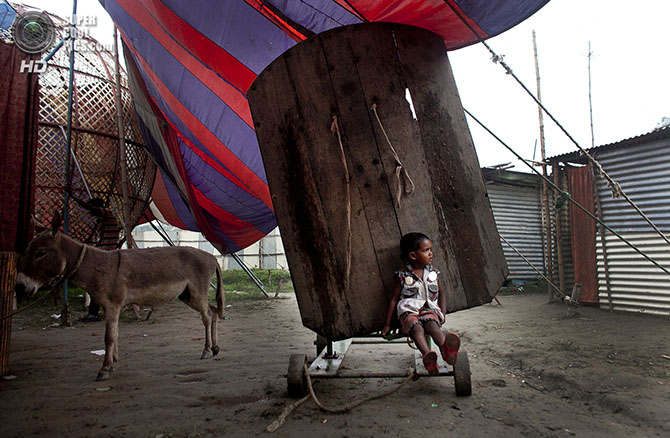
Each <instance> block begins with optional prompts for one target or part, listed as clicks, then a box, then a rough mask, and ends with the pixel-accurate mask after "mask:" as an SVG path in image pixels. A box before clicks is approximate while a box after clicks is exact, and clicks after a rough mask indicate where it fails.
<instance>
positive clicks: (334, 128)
mask: <svg viewBox="0 0 670 438" xmlns="http://www.w3.org/2000/svg"><path fill="white" fill-rule="evenodd" d="M330 132H332V133H335V134H337V142H338V143H339V145H340V157H341V158H342V166H343V167H344V178H345V182H346V187H347V209H346V211H347V261H346V277H345V280H344V289H348V288H349V279H350V274H351V176H350V174H349V166H348V165H347V157H346V155H345V154H344V146H343V145H342V136H341V135H340V126H339V125H338V124H337V116H333V123H331V125H330Z"/></svg>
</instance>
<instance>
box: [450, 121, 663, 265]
mask: <svg viewBox="0 0 670 438" xmlns="http://www.w3.org/2000/svg"><path fill="white" fill-rule="evenodd" d="M463 111H465V113H466V114H467V115H468V116H470V117H471V118H472V119H473V120H474V121H475V122H477V124H479V126H481V127H482V128H484V130H485V131H486V132H488V133H489V134H491V136H492V137H493V138H495V139H496V140H497V141H498V142H499V143H500V144H502V145H503V146H505V148H507V150H509V151H510V152H511V153H512V154H514V156H515V157H517V158H518V159H519V160H521V161H522V162H523V163H524V164H525V165H526V166H528V167H529V168H530V170H532V171H533V172H534V173H536V174H537V175H538V176H539V177H540V178H542V179H543V180H544V181H546V182H547V184H549V186H550V187H551V188H552V189H553V190H554V191H555V192H557V193H559V194H560V197H561V198H562V199H565V200H567V201H569V202H571V203H572V204H573V205H574V206H575V207H577V208H579V209H580V210H582V211H583V212H584V213H586V214H587V215H588V216H589V217H590V218H592V219H593V220H594V221H596V222H597V223H599V224H600V225H602V226H603V227H605V228H606V229H607V230H608V231H610V232H611V233H612V234H613V235H615V236H616V237H618V238H619V239H620V240H621V241H622V242H624V243H625V244H626V245H628V246H629V247H631V248H632V249H633V250H634V251H635V252H637V253H638V254H640V255H641V256H642V257H644V258H645V259H647V260H648V261H650V262H651V263H653V264H654V265H655V266H656V267H658V268H659V269H661V270H662V271H663V272H665V273H666V274H668V275H670V271H669V270H668V269H667V268H666V267H664V266H662V265H661V264H660V263H658V262H657V261H656V260H654V259H652V258H651V257H649V256H648V255H647V254H645V253H644V252H643V251H642V250H640V249H639V248H638V247H637V246H635V245H634V244H633V243H631V242H629V241H628V240H627V239H626V238H625V237H623V236H622V235H621V234H619V233H617V232H616V231H615V230H614V229H612V227H610V226H609V225H607V224H606V223H605V222H603V221H602V220H600V219H599V218H598V217H596V216H595V215H594V214H593V213H591V212H590V211H588V210H587V209H586V208H585V207H584V206H582V205H581V204H580V203H579V202H577V201H575V200H574V199H573V198H572V196H571V195H570V193H568V192H566V191H564V190H562V189H561V188H560V187H558V186H557V185H556V184H554V182H553V181H551V180H550V179H549V178H547V177H546V176H544V175H542V174H541V173H540V172H538V171H537V170H536V169H535V168H534V167H533V165H532V164H531V163H530V162H528V161H527V160H526V159H525V158H523V157H522V156H521V155H519V154H518V153H517V152H516V151H515V150H514V149H512V148H511V147H510V146H509V145H508V144H507V143H505V142H504V141H503V140H502V139H501V138H500V137H498V136H497V135H496V134H494V133H493V131H491V130H490V129H489V128H488V127H487V126H486V125H484V124H483V123H482V122H480V121H479V119H477V118H476V117H475V116H473V115H472V113H471V112H470V111H468V110H467V109H465V108H463Z"/></svg>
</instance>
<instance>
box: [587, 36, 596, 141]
mask: <svg viewBox="0 0 670 438" xmlns="http://www.w3.org/2000/svg"><path fill="white" fill-rule="evenodd" d="M592 55H593V52H592V51H591V41H589V54H588V57H589V67H588V70H589V118H590V120H591V147H592V148H593V147H595V146H596V138H595V136H594V135H593V102H592V100H591V56H592Z"/></svg>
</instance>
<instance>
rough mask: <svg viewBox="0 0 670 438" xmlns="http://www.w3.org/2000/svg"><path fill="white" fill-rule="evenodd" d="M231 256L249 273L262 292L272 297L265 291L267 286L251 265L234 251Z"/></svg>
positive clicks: (266, 296) (267, 296)
mask: <svg viewBox="0 0 670 438" xmlns="http://www.w3.org/2000/svg"><path fill="white" fill-rule="evenodd" d="M230 256H231V257H232V258H233V259H235V261H236V262H237V263H238V264H239V265H240V267H241V268H242V270H243V271H244V272H246V273H247V275H248V276H249V278H251V280H252V281H253V282H254V283H256V286H258V288H259V289H260V290H261V292H263V295H265V298H270V295H268V293H267V292H266V291H265V287H263V282H261V280H260V278H258V277H257V276H256V274H254V273H253V271H252V270H251V269H249V267H248V266H247V265H246V263H244V261H243V260H242V259H241V258H240V256H238V255H237V254H235V253H234V252H231V253H230Z"/></svg>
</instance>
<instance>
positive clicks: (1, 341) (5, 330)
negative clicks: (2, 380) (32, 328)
mask: <svg viewBox="0 0 670 438" xmlns="http://www.w3.org/2000/svg"><path fill="white" fill-rule="evenodd" d="M17 260H18V254H16V253H15V252H4V251H3V252H0V376H4V375H5V374H7V373H8V372H9V351H10V348H9V347H10V341H11V333H12V318H10V317H9V315H10V314H11V313H12V305H13V303H14V282H15V280H16V262H17Z"/></svg>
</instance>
